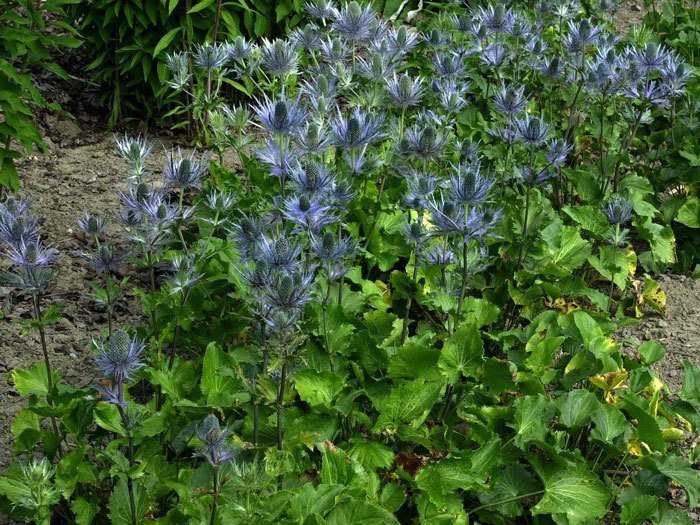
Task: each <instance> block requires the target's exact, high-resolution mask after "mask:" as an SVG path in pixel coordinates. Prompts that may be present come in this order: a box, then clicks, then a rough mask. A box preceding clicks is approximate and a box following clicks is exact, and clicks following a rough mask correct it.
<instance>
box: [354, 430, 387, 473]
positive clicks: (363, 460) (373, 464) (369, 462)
mask: <svg viewBox="0 0 700 525" xmlns="http://www.w3.org/2000/svg"><path fill="white" fill-rule="evenodd" d="M350 443H351V444H352V446H351V447H350V450H348V456H350V457H351V458H352V459H354V460H355V461H357V462H358V463H359V464H360V465H362V466H363V467H364V468H365V469H367V470H368V471H372V470H377V469H378V468H389V467H390V466H391V464H392V463H393V462H394V452H393V451H392V450H391V449H390V448H389V447H387V446H386V445H384V444H382V443H379V442H377V441H364V440H361V439H357V438H356V439H352V440H350Z"/></svg>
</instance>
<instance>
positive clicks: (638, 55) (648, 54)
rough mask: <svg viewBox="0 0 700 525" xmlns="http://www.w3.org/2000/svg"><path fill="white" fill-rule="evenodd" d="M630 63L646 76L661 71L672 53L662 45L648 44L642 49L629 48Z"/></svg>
mask: <svg viewBox="0 0 700 525" xmlns="http://www.w3.org/2000/svg"><path fill="white" fill-rule="evenodd" d="M627 53H628V55H629V59H630V62H631V63H632V64H634V65H635V66H636V67H637V68H638V69H639V70H640V71H641V72H642V73H643V74H644V75H649V74H650V73H652V72H655V71H661V69H662V68H663V66H664V64H665V63H666V61H667V60H668V58H669V56H671V52H670V51H669V50H668V49H666V48H665V47H664V46H663V45H661V44H655V43H653V42H646V43H645V44H644V46H643V47H641V48H634V47H629V48H627Z"/></svg>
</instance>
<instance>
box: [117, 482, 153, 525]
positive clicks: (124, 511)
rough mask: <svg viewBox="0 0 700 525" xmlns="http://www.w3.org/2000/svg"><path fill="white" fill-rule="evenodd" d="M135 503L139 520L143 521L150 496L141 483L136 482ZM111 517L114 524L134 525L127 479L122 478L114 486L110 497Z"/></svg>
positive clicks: (134, 487) (134, 489)
mask: <svg viewBox="0 0 700 525" xmlns="http://www.w3.org/2000/svg"><path fill="white" fill-rule="evenodd" d="M133 492H134V503H135V506H136V509H135V514H136V519H137V521H141V520H142V519H143V518H144V517H145V516H146V514H147V513H148V496H147V495H146V491H144V490H143V489H142V488H141V485H140V484H139V483H134V485H133ZM109 518H110V523H112V524H113V525H132V523H133V521H132V519H131V504H130V501H129V489H128V488H127V484H126V480H125V479H124V478H121V479H119V480H118V481H117V484H116V485H115V487H114V492H112V496H111V497H110V498H109Z"/></svg>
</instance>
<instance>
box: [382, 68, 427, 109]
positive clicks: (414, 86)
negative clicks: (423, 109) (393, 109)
mask: <svg viewBox="0 0 700 525" xmlns="http://www.w3.org/2000/svg"><path fill="white" fill-rule="evenodd" d="M386 89H387V94H388V95H389V101H390V102H391V103H392V104H393V105H394V106H397V107H400V108H408V107H410V106H415V105H417V104H418V103H419V102H420V100H421V97H422V96H423V79H422V78H421V77H417V78H416V79H411V77H409V76H408V75H407V74H403V75H401V76H400V77H398V78H397V76H396V74H394V76H393V78H392V79H389V80H387V81H386Z"/></svg>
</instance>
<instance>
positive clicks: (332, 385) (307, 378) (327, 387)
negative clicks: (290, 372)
mask: <svg viewBox="0 0 700 525" xmlns="http://www.w3.org/2000/svg"><path fill="white" fill-rule="evenodd" d="M294 381H295V386H296V389H297V392H298V393H299V397H300V398H301V399H302V400H303V401H306V402H307V403H308V404H310V405H311V406H325V407H330V405H331V401H333V400H334V399H335V398H336V396H337V395H338V394H339V393H340V391H341V390H342V389H343V385H344V384H345V378H344V377H343V376H341V375H339V374H337V373H333V372H317V371H316V370H302V371H301V372H299V373H298V374H296V376H295V379H294Z"/></svg>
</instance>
